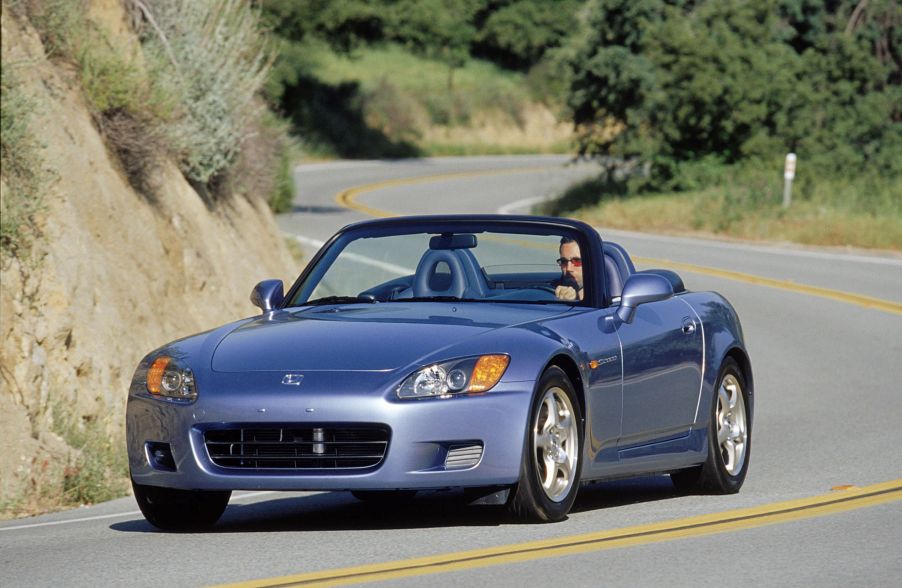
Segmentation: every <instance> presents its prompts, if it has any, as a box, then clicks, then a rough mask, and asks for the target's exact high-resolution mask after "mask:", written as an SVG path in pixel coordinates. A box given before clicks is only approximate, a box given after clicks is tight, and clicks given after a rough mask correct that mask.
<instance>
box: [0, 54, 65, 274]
mask: <svg viewBox="0 0 902 588" xmlns="http://www.w3.org/2000/svg"><path fill="white" fill-rule="evenodd" d="M26 66H27V64H25V63H19V64H16V63H9V62H7V60H6V58H5V57H4V58H3V61H2V74H0V76H2V77H0V80H2V81H0V88H2V108H0V170H2V171H0V178H2V182H3V188H2V192H0V194H2V198H0V255H3V256H16V257H18V258H20V259H23V260H25V259H27V258H29V257H30V251H31V242H32V240H33V239H35V238H36V237H39V236H40V229H39V227H38V222H37V216H38V214H39V213H40V212H41V210H42V209H43V206H44V204H43V203H44V193H45V192H46V190H47V189H48V188H49V186H50V185H51V183H52V180H53V174H52V172H51V171H50V170H49V169H47V167H46V164H45V161H44V155H43V152H42V149H43V148H42V145H41V143H40V140H39V139H38V137H37V135H36V133H35V132H34V130H33V128H32V118H33V117H32V115H33V113H34V111H35V109H37V108H39V104H38V103H37V100H36V99H35V98H34V97H32V96H30V95H29V94H28V93H27V92H25V91H23V89H22V87H21V86H20V84H19V83H18V80H17V73H16V70H17V69H18V68H21V67H26Z"/></svg>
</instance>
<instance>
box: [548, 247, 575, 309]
mask: <svg viewBox="0 0 902 588" xmlns="http://www.w3.org/2000/svg"><path fill="white" fill-rule="evenodd" d="M559 252H560V255H561V256H560V257H559V258H558V259H557V263H558V265H559V266H560V268H561V277H560V278H558V279H557V280H555V281H553V282H552V283H551V285H552V286H555V289H554V295H555V296H557V297H558V298H560V299H561V300H582V299H583V260H582V257H580V255H579V243H577V242H576V241H575V240H573V239H571V238H569V237H562V238H561V246H560V249H559Z"/></svg>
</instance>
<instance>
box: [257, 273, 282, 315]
mask: <svg viewBox="0 0 902 588" xmlns="http://www.w3.org/2000/svg"><path fill="white" fill-rule="evenodd" d="M284 299H285V291H284V289H283V287H282V280H263V281H262V282H260V283H259V284H257V285H256V286H254V290H253V291H252V292H251V302H252V303H253V305H254V306H256V307H258V308H260V310H262V311H263V312H270V311H273V310H275V309H276V307H277V306H279V305H280V304H282V300H284Z"/></svg>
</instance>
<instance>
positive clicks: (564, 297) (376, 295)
mask: <svg viewBox="0 0 902 588" xmlns="http://www.w3.org/2000/svg"><path fill="white" fill-rule="evenodd" d="M582 299H583V280H582V256H581V254H580V246H579V244H578V243H577V242H576V241H575V240H573V238H571V237H568V236H565V235H563V234H526V233H510V232H479V233H469V232H443V233H413V234H401V235H397V234H395V235H385V236H365V237H360V238H353V237H350V236H347V235H346V236H344V238H341V239H339V240H338V241H337V242H336V243H334V244H333V245H332V246H331V247H330V248H329V250H328V251H326V253H325V255H324V256H323V257H322V258H321V259H320V260H319V262H318V263H317V265H316V266H315V267H314V268H313V269H312V271H310V273H309V274H308V275H307V277H306V279H305V281H304V282H303V283H302V284H301V285H300V287H299V288H298V289H297V290H296V291H295V293H294V296H293V299H292V301H291V303H290V305H291V306H300V305H304V304H340V303H349V302H361V303H366V302H393V301H409V302H418V301H435V300H449V301H454V300H465V301H484V302H528V303H538V304H541V303H554V304H558V303H561V302H562V301H568V302H570V303H578V302H579V301H580V300H582Z"/></svg>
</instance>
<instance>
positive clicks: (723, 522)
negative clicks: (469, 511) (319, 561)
mask: <svg viewBox="0 0 902 588" xmlns="http://www.w3.org/2000/svg"><path fill="white" fill-rule="evenodd" d="M898 500H902V479H899V480H893V481H892V482H884V483H882V484H875V485H873V486H867V487H864V488H855V487H852V488H850V489H847V490H843V491H838V492H831V493H830V494H824V495H821V496H815V497H813V498H804V499H801V500H790V501H786V502H777V503H773V504H768V505H765V506H758V507H754V508H743V509H738V510H731V511H726V512H722V513H717V514H709V515H701V516H696V517H689V518H683V519H677V520H673V521H667V522H663V523H654V524H650V525H639V526H635V527H626V528H622V529H616V530H613V531H601V532H597V533H587V534H584V535H572V536H569V537H561V538H558V539H547V540H543V541H530V542H528V543H518V544H514V545H503V546H501V547H491V548H488V549H474V550H470V551H460V552H457V553H448V554H443V555H435V556H429V557H418V558H414V559H405V560H399V561H393V562H385V563H378V564H371V565H364V566H354V567H347V568H337V569H332V570H325V571H321V572H313V573H306V574H296V575H290V576H281V577H277V578H269V579H265V580H254V581H251V582H243V583H239V584H230V585H229V586H233V587H241V588H252V587H253V588H260V587H270V588H275V587H277V586H278V587H283V586H305V587H313V586H316V587H321V586H346V585H349V584H360V583H364V582H376V581H386V580H397V579H399V578H408V577H412V576H424V575H427V574H439V573H445V572H454V571H460V570H471V569H474V568H483V567H488V566H495V565H501V564H511V563H518V562H524V561H530V560H536V559H543V558H546V557H556V556H561V555H576V554H581V553H588V552H595V551H603V550H607V549H617V548H620V547H631V546H635V545H643V544H648V543H659V542H663V541H673V540H675V539H683V538H686V537H699V536H702V535H713V534H716V533H725V532H728V531H737V530H741V529H751V528H754V527H762V526H765V525H772V524H775V523H784V522H789V521H798V520H802V519H810V518H814V517H821V516H824V515H829V514H834V513H838V512H844V511H849V510H853V509H857V508H862V507H865V506H874V505H878V504H887V503H890V502H895V501H898Z"/></svg>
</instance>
